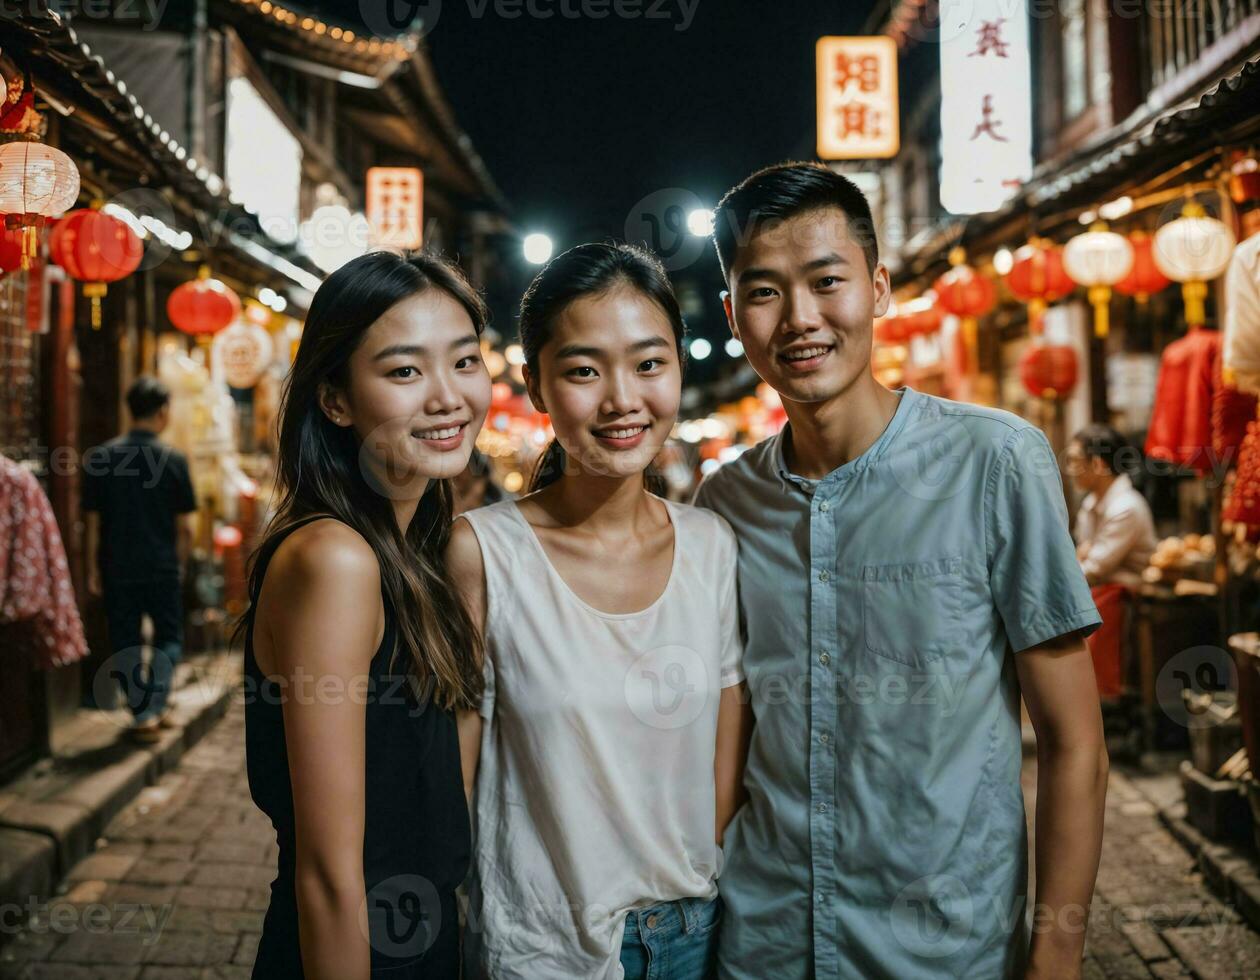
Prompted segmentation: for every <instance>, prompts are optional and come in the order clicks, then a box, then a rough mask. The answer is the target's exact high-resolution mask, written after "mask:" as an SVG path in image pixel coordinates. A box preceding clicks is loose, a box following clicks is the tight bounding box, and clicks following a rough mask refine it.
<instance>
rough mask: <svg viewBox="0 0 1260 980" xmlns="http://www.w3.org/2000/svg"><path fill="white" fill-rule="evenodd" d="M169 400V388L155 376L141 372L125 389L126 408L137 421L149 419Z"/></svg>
mask: <svg viewBox="0 0 1260 980" xmlns="http://www.w3.org/2000/svg"><path fill="white" fill-rule="evenodd" d="M170 400H171V390H170V389H169V388H168V387H166V385H164V384H163V383H162V382H161V381H159V380H158V379H157V378H154V377H152V376H150V375H147V374H142V375H141V376H140V377H138V378H136V380H135V381H133V382H132V383H131V387H130V388H128V389H127V409H128V410H129V411H130V412H131V417H132V419H134V420H135V421H137V422H143V421H144V420H145V419H151V418H153V416H155V415H157V413H158V412H160V411H162V408H163V407H164V406H165V405H166V403H167V402H169V401H170Z"/></svg>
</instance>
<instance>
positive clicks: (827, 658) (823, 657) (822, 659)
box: [818, 653, 831, 667]
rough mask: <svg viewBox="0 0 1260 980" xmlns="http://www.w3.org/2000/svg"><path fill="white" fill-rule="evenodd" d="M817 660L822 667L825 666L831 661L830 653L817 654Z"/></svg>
mask: <svg viewBox="0 0 1260 980" xmlns="http://www.w3.org/2000/svg"><path fill="white" fill-rule="evenodd" d="M818 662H819V663H820V664H822V665H823V666H824V667H826V666H827V664H829V663H831V657H830V655H828V654H826V653H824V654H822V655H820V656H819V658H818Z"/></svg>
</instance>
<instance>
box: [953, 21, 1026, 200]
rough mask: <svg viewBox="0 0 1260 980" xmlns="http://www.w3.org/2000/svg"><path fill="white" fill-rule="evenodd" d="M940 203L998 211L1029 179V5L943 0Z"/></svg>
mask: <svg viewBox="0 0 1260 980" xmlns="http://www.w3.org/2000/svg"><path fill="white" fill-rule="evenodd" d="M940 17H941V19H940V31H941V204H942V206H944V208H945V209H946V210H947V211H950V212H952V213H953V214H976V213H977V212H981V211H994V210H996V209H997V208H999V207H1001V205H1002V202H1004V201H1005V200H1006V199H1007V198H1009V197H1010V196H1011V195H1012V194H1014V193H1015V191H1017V190H1018V189H1019V186H1020V184H1022V183H1023V182H1024V181H1025V180H1027V179H1028V177H1029V176H1030V175H1031V174H1032V76H1031V69H1030V65H1029V48H1028V44H1029V41H1028V4H1027V2H1026V0H941V3H940Z"/></svg>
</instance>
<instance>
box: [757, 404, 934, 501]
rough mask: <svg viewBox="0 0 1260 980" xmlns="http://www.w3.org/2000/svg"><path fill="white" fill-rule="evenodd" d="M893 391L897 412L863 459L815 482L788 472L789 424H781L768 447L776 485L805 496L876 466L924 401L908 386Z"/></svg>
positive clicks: (849, 463)
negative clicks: (776, 481) (820, 485)
mask: <svg viewBox="0 0 1260 980" xmlns="http://www.w3.org/2000/svg"><path fill="white" fill-rule="evenodd" d="M894 390H895V391H896V392H897V394H898V395H900V396H901V397H900V400H899V401H898V403H897V408H896V410H895V411H894V412H893V417H892V418H891V419H889V421H888V425H887V426H885V427H884V431H883V432H881V433H880V435H879V438H878V439H876V440H875V441H874V442H873V443H871V445H870V446H869V447H868V448H867V450H866V452H864V453H862V455H861V456H859V457H858V458H857V459H851V460H849V462H847V463H845V464H843V465H842V466H839V467H837V468H836V469H834V470H832V471H831V472H830V473H828V474H827V475H826V476H824V477H823V478H822V479H818V480H815V479H811V478H809V477H805V476H798V475H797V474H796V473H793V472H792V471H791V470H790V469H789V468H788V464H787V457H786V455H785V454H784V452H783V449H784V442H785V440H786V439H787V438H788V427H789V426H790V425H791V424H792V423H791V422H785V423H784V424H783V428H782V429H780V430H779V431H778V433H776V434H775V435H774V436H773V440H772V445H771V447H770V461H771V464H772V465H773V467H774V474H775V476H777V477H778V478H779V482H780V483H781V484H782V485H783V489H785V490H786V489H787V488H788V487H789V486H797V487H800V488H801V489H802V490H805V491H806V492H807V493H813V491H814V489H815V488H816V487H817V486H818V485H819V484H820V483H825V482H827V481H829V480H833V479H839V478H840V477H842V476H846V475H849V474H852V473H859V472H861V471H862V470H864V469H866V467H868V466H870V465H871V464H873V463H875V462H876V461H877V460H878V459H879V458H880V457H881V456H882V455H883V454H884V450H886V449H887V448H888V444H889V443H890V442H892V440H893V438H894V437H895V436H896V435H897V433H898V432H899V431H900V430H901V428H902V426H904V425H905V423H906V419H907V418H909V417H910V415H911V413H912V412H913V411H914V408H915V406H916V404H917V402H918V400H919V399H920V398H922V397H923V396H922V395H920V394H919V393H918V392H917V391H915V390H914V389H913V388H911V387H909V386H908V385H907V386H906V387H903V388H896V389H894Z"/></svg>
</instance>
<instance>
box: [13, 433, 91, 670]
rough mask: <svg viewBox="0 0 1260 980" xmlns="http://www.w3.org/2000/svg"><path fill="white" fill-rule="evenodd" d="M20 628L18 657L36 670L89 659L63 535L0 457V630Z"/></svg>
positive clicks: (41, 500)
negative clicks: (25, 658)
mask: <svg viewBox="0 0 1260 980" xmlns="http://www.w3.org/2000/svg"><path fill="white" fill-rule="evenodd" d="M17 623H21V624H23V627H24V628H23V629H21V630H19V631H17V635H18V636H20V637H21V641H20V642H21V643H22V645H24V646H26V647H28V648H29V649H27V650H23V651H21V652H23V653H27V654H29V655H31V656H33V658H34V659H33V662H34V663H35V665H36V666H37V667H40V668H43V669H47V668H50V667H62V666H65V665H66V664H72V663H74V662H76V661H78V660H81V659H82V658H83V657H84V656H85V655H86V653H87V641H86V640H85V639H84V636H83V623H82V621H81V620H80V618H79V607H78V606H77V605H76V603H75V598H74V586H73V584H72V583H71V581H70V568H69V566H68V564H67V563H66V551H65V548H64V547H63V546H62V543H61V531H60V530H59V529H58V527H57V521H56V518H54V516H53V511H52V505H51V504H49V502H48V497H47V496H45V495H44V491H43V488H42V487H40V485H39V481H38V480H36V479H35V477H34V475H32V474H31V473H29V472H27V471H26V470H25V469H23V468H22V467H20V466H18V465H17V464H16V463H14V462H13V461H11V460H9V459H6V458H5V457H3V456H0V624H3V625H10V624H17Z"/></svg>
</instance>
